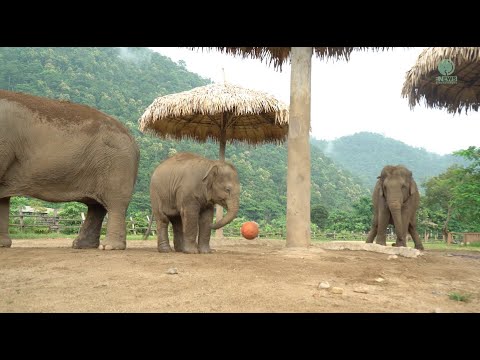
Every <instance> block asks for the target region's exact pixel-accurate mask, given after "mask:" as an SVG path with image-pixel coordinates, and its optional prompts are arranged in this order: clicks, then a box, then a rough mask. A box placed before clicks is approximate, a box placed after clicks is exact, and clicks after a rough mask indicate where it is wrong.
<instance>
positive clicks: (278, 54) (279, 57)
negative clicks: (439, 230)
mask: <svg viewBox="0 0 480 360" xmlns="http://www.w3.org/2000/svg"><path fill="white" fill-rule="evenodd" d="M190 49H196V48H193V47H191V48H190ZM201 49H203V48H201ZM206 49H207V50H209V49H216V50H218V51H220V52H225V53H228V54H233V55H241V56H243V57H244V58H248V57H250V58H255V59H260V60H261V61H263V60H265V61H266V62H267V63H268V64H271V63H272V62H273V66H274V68H278V69H280V70H281V69H282V65H283V64H284V63H285V62H287V60H288V59H289V57H290V50H291V48H290V47H215V48H206ZM368 49H371V50H384V49H385V48H383V47H370V48H369V47H314V48H313V51H314V53H315V54H316V55H317V57H318V58H320V59H324V58H333V59H345V60H346V61H348V60H349V59H350V54H351V53H352V52H353V51H357V50H368Z"/></svg>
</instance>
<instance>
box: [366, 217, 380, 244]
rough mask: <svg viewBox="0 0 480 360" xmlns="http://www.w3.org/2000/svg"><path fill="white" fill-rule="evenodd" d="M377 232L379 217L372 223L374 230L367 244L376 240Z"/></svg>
mask: <svg viewBox="0 0 480 360" xmlns="http://www.w3.org/2000/svg"><path fill="white" fill-rule="evenodd" d="M377 231H378V221H377V217H374V219H373V221H372V228H371V230H370V232H369V233H368V236H367V241H366V243H367V244H371V243H373V240H375V236H377Z"/></svg>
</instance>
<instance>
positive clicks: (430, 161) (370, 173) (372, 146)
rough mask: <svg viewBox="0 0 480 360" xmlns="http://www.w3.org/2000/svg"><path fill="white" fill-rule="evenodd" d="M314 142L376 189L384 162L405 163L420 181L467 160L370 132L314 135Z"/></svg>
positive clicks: (338, 162) (337, 162) (365, 183)
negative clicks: (331, 137)
mask: <svg viewBox="0 0 480 360" xmlns="http://www.w3.org/2000/svg"><path fill="white" fill-rule="evenodd" d="M311 143H312V144H313V145H315V146H316V147H318V148H319V149H321V150H322V151H323V152H324V153H325V154H326V155H327V156H329V157H330V158H331V159H333V160H334V161H335V163H336V164H338V165H340V166H342V167H343V168H344V169H347V170H348V171H350V172H351V173H352V174H354V175H355V176H357V177H358V178H359V179H360V180H361V182H362V183H363V184H364V185H365V186H367V187H368V188H369V189H373V187H374V186H375V182H376V181H377V176H378V175H380V172H381V170H382V168H383V167H384V166H385V165H397V164H403V165H405V166H406V167H407V168H409V169H410V170H411V171H412V173H413V176H414V178H415V180H416V181H417V183H418V184H419V185H420V184H422V183H423V182H424V181H425V180H426V179H428V178H430V177H432V176H436V175H438V174H440V173H442V172H444V171H445V170H446V169H447V168H448V167H449V166H451V165H453V164H460V165H465V164H466V162H465V160H464V159H462V158H460V157H457V156H453V155H443V156H442V155H438V154H435V153H431V152H428V151H426V150H425V149H422V148H415V147H412V146H409V145H407V144H405V143H403V142H401V141H398V140H394V139H392V138H388V137H385V136H383V135H380V134H375V133H369V132H360V133H356V134H354V135H350V136H344V137H341V138H338V139H335V140H333V141H326V140H317V139H312V140H311Z"/></svg>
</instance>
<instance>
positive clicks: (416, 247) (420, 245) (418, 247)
mask: <svg viewBox="0 0 480 360" xmlns="http://www.w3.org/2000/svg"><path fill="white" fill-rule="evenodd" d="M415 249H417V250H425V249H424V248H423V245H422V244H419V245H415Z"/></svg>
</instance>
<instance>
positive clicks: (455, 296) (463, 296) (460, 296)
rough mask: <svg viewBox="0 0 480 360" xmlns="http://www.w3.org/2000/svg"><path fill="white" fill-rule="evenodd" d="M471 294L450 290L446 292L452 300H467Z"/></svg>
mask: <svg viewBox="0 0 480 360" xmlns="http://www.w3.org/2000/svg"><path fill="white" fill-rule="evenodd" d="M471 297H472V294H461V293H458V292H451V293H449V294H448V298H449V299H450V300H454V301H462V302H469V301H470V298H471Z"/></svg>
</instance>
